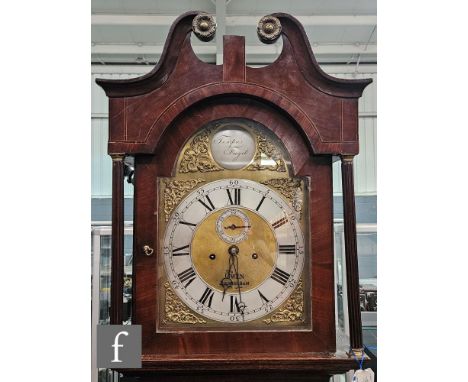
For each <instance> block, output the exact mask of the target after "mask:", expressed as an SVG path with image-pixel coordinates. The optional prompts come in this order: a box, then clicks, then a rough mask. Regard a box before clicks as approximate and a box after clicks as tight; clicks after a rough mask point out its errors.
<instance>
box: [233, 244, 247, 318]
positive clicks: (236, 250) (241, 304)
mask: <svg viewBox="0 0 468 382" xmlns="http://www.w3.org/2000/svg"><path fill="white" fill-rule="evenodd" d="M238 253H239V248H238V247H237V246H235V245H232V246H230V247H229V254H230V255H231V257H233V259H234V261H233V265H234V272H235V275H236V279H237V290H238V291H239V305H238V308H239V310H240V313H241V315H242V321H243V320H244V310H245V307H246V305H245V303H244V302H243V301H242V293H241V287H240V280H239V258H238V257H237V254H238Z"/></svg>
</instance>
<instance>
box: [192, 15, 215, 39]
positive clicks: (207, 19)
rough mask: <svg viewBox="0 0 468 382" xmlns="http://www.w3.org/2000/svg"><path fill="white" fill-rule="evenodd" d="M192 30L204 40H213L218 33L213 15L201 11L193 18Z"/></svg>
mask: <svg viewBox="0 0 468 382" xmlns="http://www.w3.org/2000/svg"><path fill="white" fill-rule="evenodd" d="M192 30H193V32H194V33H195V35H196V36H197V37H198V38H199V39H200V40H202V41H205V42H207V41H211V40H213V37H214V36H215V34H216V22H215V19H214V17H213V16H212V15H209V14H207V13H199V14H198V15H196V16H195V17H194V18H193V21H192Z"/></svg>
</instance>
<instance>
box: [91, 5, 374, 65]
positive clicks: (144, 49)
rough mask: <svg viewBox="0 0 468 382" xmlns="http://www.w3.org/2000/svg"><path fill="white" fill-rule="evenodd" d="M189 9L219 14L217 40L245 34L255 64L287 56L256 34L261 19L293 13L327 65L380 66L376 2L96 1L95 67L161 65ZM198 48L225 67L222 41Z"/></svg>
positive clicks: (201, 54) (198, 43)
mask: <svg viewBox="0 0 468 382" xmlns="http://www.w3.org/2000/svg"><path fill="white" fill-rule="evenodd" d="M189 10H201V11H205V12H208V13H211V14H214V15H215V16H216V22H217V24H218V31H217V32H218V33H217V38H219V37H220V36H222V33H219V32H220V31H221V32H222V31H223V30H225V34H236V35H244V36H245V37H246V54H247V62H248V63H249V64H251V65H253V64H260V65H261V64H266V63H268V62H271V61H273V60H274V59H275V57H277V56H278V54H279V53H280V51H281V41H280V40H281V39H280V40H279V41H278V42H277V43H276V44H273V45H265V44H262V43H261V42H260V41H259V40H258V38H257V35H256V26H257V22H258V20H259V19H260V18H261V17H262V16H264V15H267V14H270V13H273V12H286V13H290V14H292V15H293V16H295V17H296V18H298V19H299V21H301V22H302V23H303V25H304V28H305V30H306V32H307V35H308V37H309V39H310V42H311V44H312V49H313V50H314V53H315V55H316V57H317V59H318V61H319V62H321V63H356V62H360V63H375V62H377V46H376V42H377V17H376V13H377V6H376V0H315V1H314V0H299V1H286V2H285V1H284V0H283V1H278V0H263V1H261V0H257V1H252V0H250V1H248V0H227V1H226V0H177V1H175V0H172V1H170V0H159V1H157V0H92V26H91V39H92V41H91V58H92V62H93V63H97V64H99V63H101V64H116V63H119V64H153V63H155V62H157V61H158V59H159V57H160V55H161V52H162V48H163V45H164V42H165V40H166V37H167V33H168V31H169V28H170V26H171V24H172V22H173V21H174V20H175V19H176V17H177V16H179V15H180V14H182V13H184V12H186V11H189ZM224 15H225V16H224ZM220 41H221V40H220ZM192 44H193V46H194V51H195V53H196V54H197V55H198V56H199V57H200V58H201V59H202V60H204V61H207V62H216V60H218V62H219V60H220V57H221V56H220V55H219V54H218V57H217V55H216V53H217V48H216V45H217V44H216V40H214V41H212V42H209V43H203V42H201V41H199V40H198V39H196V38H192ZM218 53H220V49H219V42H218Z"/></svg>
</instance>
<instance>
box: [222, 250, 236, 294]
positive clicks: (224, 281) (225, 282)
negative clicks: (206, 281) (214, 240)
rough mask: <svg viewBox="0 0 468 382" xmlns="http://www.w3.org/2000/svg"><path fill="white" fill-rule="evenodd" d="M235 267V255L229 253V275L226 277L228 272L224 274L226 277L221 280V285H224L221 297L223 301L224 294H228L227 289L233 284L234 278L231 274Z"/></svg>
mask: <svg viewBox="0 0 468 382" xmlns="http://www.w3.org/2000/svg"><path fill="white" fill-rule="evenodd" d="M233 267H234V263H233V257H232V255H231V253H229V269H228V270H227V272H226V273H227V275H229V277H226V274H225V275H224V276H225V277H224V278H223V279H222V280H221V282H220V283H219V285H221V286H222V287H223V297H222V298H221V301H224V296H225V295H226V290H228V289H229V288H230V287H231V286H232V280H231V274H232V268H233Z"/></svg>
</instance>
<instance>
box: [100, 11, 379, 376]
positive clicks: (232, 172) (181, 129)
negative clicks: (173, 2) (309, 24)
mask: <svg viewBox="0 0 468 382" xmlns="http://www.w3.org/2000/svg"><path fill="white" fill-rule="evenodd" d="M215 31H216V24H215V21H214V18H213V17H212V16H210V15H207V14H204V13H199V12H188V13H186V14H183V15H182V16H180V17H179V18H178V19H177V20H176V21H175V22H174V24H173V25H172V27H171V30H170V32H169V36H168V39H167V42H166V45H165V47H164V51H163V54H162V56H161V59H160V61H159V63H158V65H157V66H156V67H155V68H154V69H153V70H152V71H151V72H150V73H148V74H147V75H144V76H142V77H139V78H135V79H130V80H98V81H97V82H98V84H99V85H100V86H102V87H103V89H104V90H105V92H106V94H107V96H108V97H109V146H108V147H109V154H110V155H111V156H112V158H113V196H112V198H113V204H112V207H113V215H112V291H111V297H112V304H111V321H112V322H111V323H113V324H120V323H121V322H122V287H123V284H122V283H123V263H122V262H123V254H122V249H123V176H124V158H125V156H133V157H134V159H135V174H134V187H135V192H134V272H133V274H134V276H133V277H134V279H133V291H134V298H133V301H134V316H133V318H132V322H133V323H134V324H139V325H142V328H143V341H142V343H143V349H142V365H143V367H142V369H134V370H125V371H124V378H136V379H137V380H141V381H153V380H164V381H170V380H184V378H190V379H191V380H198V379H199V380H204V381H207V380H211V379H213V380H225V381H229V380H238V378H240V377H243V376H244V377H248V378H250V379H255V380H264V379H266V378H268V379H271V380H284V378H285V376H287V377H288V379H289V380H304V378H307V380H317V381H328V378H329V376H330V375H333V374H337V373H343V372H345V371H347V370H349V369H351V368H354V367H355V360H354V358H353V357H350V356H349V355H348V354H346V352H344V351H343V350H342V349H339V348H337V345H336V334H335V319H334V317H335V314H334V307H335V304H334V264H333V198H332V157H333V156H340V157H341V159H342V170H343V171H342V174H343V175H342V176H343V197H344V212H345V213H344V217H345V238H346V257H347V262H346V263H347V267H348V268H347V280H348V285H347V288H348V296H349V309H350V312H349V313H350V315H349V316H350V329H351V337H350V344H351V347H352V348H353V349H354V350H355V352H356V353H359V352H360V351H362V335H361V327H360V326H361V322H360V312H359V294H358V282H357V256H356V232H355V211H354V192H353V177H352V159H353V157H354V156H355V155H356V154H357V153H358V110H357V105H358V98H359V97H360V96H361V94H362V91H363V89H364V88H365V86H366V85H368V84H369V83H370V80H341V79H336V78H333V77H330V76H328V75H327V74H325V73H324V72H323V71H322V70H321V69H320V68H319V66H318V64H317V63H316V61H315V59H314V56H313V53H312V51H311V48H310V44H309V41H308V39H307V36H306V35H305V32H304V30H303V28H302V26H301V25H300V24H299V23H298V21H297V20H296V19H295V18H293V17H292V16H290V15H287V14H282V13H278V14H274V15H269V16H265V17H263V18H262V19H261V20H260V22H259V24H258V35H259V37H260V39H261V40H262V41H263V42H265V43H271V42H274V41H275V40H276V39H278V38H282V39H283V50H282V53H281V55H280V56H279V58H278V59H277V60H276V61H275V62H273V63H272V64H270V65H267V66H265V67H262V68H251V67H249V66H246V64H245V41H244V37H240V36H224V61H223V65H211V64H208V63H204V62H202V61H200V60H199V59H198V58H197V56H196V55H195V54H194V52H193V50H192V46H191V43H190V38H191V34H192V33H195V34H196V35H197V37H199V38H200V39H202V40H204V41H206V40H209V39H211V38H213V36H214V34H215ZM260 371H261V373H260Z"/></svg>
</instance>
